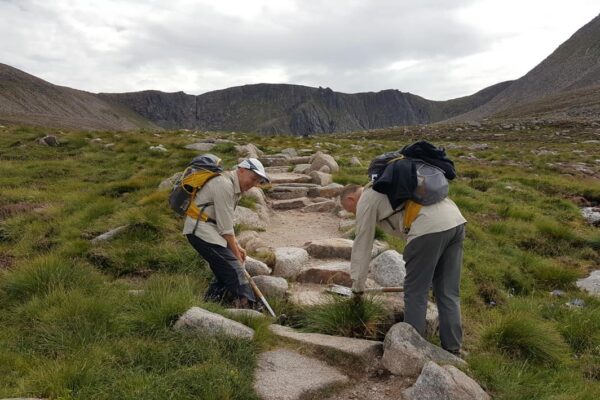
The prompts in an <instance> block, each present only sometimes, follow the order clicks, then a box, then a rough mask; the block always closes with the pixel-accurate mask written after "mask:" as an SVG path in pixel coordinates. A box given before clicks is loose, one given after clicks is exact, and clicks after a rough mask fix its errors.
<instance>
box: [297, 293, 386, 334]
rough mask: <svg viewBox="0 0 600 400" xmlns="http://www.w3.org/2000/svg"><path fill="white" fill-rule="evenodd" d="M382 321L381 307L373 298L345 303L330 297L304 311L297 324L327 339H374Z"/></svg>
mask: <svg viewBox="0 0 600 400" xmlns="http://www.w3.org/2000/svg"><path fill="white" fill-rule="evenodd" d="M384 317H385V313H384V309H383V306H382V305H381V304H380V303H378V302H377V301H376V300H375V299H374V298H370V297H365V298H363V299H362V300H358V301H357V300H356V299H348V298H345V297H341V296H335V295H332V296H331V297H330V298H329V299H328V301H325V302H323V303H322V304H319V305H316V306H313V307H310V308H307V309H306V310H305V311H304V312H303V316H302V317H301V322H300V324H301V325H302V326H303V327H304V328H305V329H307V330H310V331H315V332H321V333H325V334H328V335H338V336H347V337H361V338H377V337H380V336H381V334H382V333H383V332H382V331H381V328H382V325H383V322H384V321H383V320H384Z"/></svg>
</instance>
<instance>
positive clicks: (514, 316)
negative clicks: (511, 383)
mask: <svg viewBox="0 0 600 400" xmlns="http://www.w3.org/2000/svg"><path fill="white" fill-rule="evenodd" d="M481 340H482V347H483V348H486V347H488V346H489V347H494V348H497V349H498V350H500V351H501V352H502V353H504V354H506V355H508V356H509V357H512V358H515V359H520V360H523V361H527V362H532V363H539V364H542V365H545V366H548V367H556V366H558V365H559V364H560V363H561V362H562V361H563V360H564V356H565V354H566V353H567V352H566V346H565V344H564V343H563V341H562V339H561V337H560V335H559V334H558V332H556V331H555V330H554V329H553V327H552V326H551V325H549V324H544V323H543V322H542V321H539V320H535V318H533V317H532V316H531V315H526V314H523V313H511V314H506V315H504V316H502V317H500V318H499V320H498V321H496V322H495V323H493V324H492V325H491V326H489V327H488V328H487V329H486V330H485V331H484V333H483V334H482V337H481Z"/></svg>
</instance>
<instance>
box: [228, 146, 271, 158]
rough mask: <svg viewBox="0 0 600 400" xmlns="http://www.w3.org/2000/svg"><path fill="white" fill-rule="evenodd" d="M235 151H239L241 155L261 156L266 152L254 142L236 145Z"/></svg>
mask: <svg viewBox="0 0 600 400" xmlns="http://www.w3.org/2000/svg"><path fill="white" fill-rule="evenodd" d="M235 151H236V152H237V153H238V155H239V156H240V157H244V158H246V157H254V158H259V157H260V156H262V155H263V154H264V153H263V152H262V150H260V149H259V148H258V147H256V146H255V145H253V144H252V143H248V144H246V145H243V146H235Z"/></svg>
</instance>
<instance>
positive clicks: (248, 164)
mask: <svg viewBox="0 0 600 400" xmlns="http://www.w3.org/2000/svg"><path fill="white" fill-rule="evenodd" d="M238 168H246V169H249V170H250V171H252V172H254V173H255V174H256V175H258V176H260V177H261V178H262V182H263V183H266V182H271V180H270V179H269V177H268V176H267V172H266V171H265V167H263V165H262V163H261V162H260V161H258V160H257V159H256V158H247V159H245V160H244V161H242V162H241V163H239V164H238Z"/></svg>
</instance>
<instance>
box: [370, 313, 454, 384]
mask: <svg viewBox="0 0 600 400" xmlns="http://www.w3.org/2000/svg"><path fill="white" fill-rule="evenodd" d="M427 361H435V362H437V363H440V364H455V365H466V363H465V362H464V361H463V360H461V359H460V358H458V357H456V356H454V355H452V354H450V353H448V352H447V351H445V350H443V349H442V348H440V347H437V346H435V345H433V344H431V343H429V342H428V341H427V340H425V339H424V338H423V337H422V336H421V335H419V333H418V332H417V331H416V330H415V328H413V327H412V326H411V325H409V324H407V323H404V322H399V323H397V324H396V325H394V326H392V328H391V329H390V330H389V331H388V333H387V334H386V335H385V340H384V342H383V357H382V359H381V362H382V365H383V366H384V367H385V368H386V369H387V370H388V371H390V372H391V373H392V374H394V375H401V376H408V377H416V376H417V375H419V373H420V372H421V369H422V368H423V366H424V365H425V363H427Z"/></svg>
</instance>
